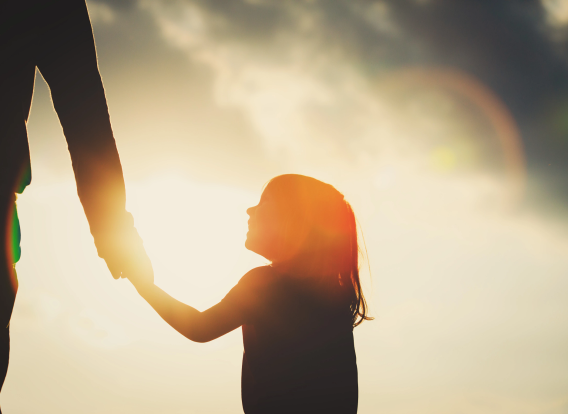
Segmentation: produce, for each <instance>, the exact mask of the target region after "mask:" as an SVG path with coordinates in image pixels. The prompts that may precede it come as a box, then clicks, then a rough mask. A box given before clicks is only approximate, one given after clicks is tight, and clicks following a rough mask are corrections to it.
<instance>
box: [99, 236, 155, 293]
mask: <svg viewBox="0 0 568 414" xmlns="http://www.w3.org/2000/svg"><path fill="white" fill-rule="evenodd" d="M104 259H105V261H106V264H107V266H108V269H109V270H110V272H111V274H112V276H113V277H114V278H115V279H119V278H128V279H129V280H130V281H131V282H132V284H134V285H135V286H137V285H141V284H153V283H154V270H153V268H152V262H151V261H150V258H149V257H148V255H147V254H146V250H145V249H144V246H143V245H142V240H141V239H140V238H139V237H137V238H136V239H134V240H123V241H122V242H120V244H118V245H115V249H114V252H113V253H111V254H108V255H107V256H106V257H104Z"/></svg>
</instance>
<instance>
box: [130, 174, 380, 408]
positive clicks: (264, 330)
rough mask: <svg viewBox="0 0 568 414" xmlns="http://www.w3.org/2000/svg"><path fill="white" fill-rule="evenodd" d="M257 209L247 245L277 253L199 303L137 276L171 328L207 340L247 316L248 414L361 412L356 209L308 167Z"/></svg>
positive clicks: (362, 313) (362, 312) (280, 182)
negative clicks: (206, 305) (220, 295)
mask: <svg viewBox="0 0 568 414" xmlns="http://www.w3.org/2000/svg"><path fill="white" fill-rule="evenodd" d="M247 213H248V215H249V216H250V219H249V221H248V226H249V231H248V233H247V239H246V242H245V246H246V248H247V249H249V250H251V251H253V252H255V253H258V254H260V255H261V256H263V257H265V258H266V259H267V260H269V261H270V262H271V264H270V265H268V266H263V267H258V268H256V269H253V270H251V271H250V272H248V273H247V274H246V275H244V276H243V277H242V278H241V280H240V281H239V283H238V284H237V285H236V286H235V287H234V288H233V289H231V290H230V291H229V293H228V294H227V295H226V296H225V298H224V299H223V300H222V301H221V302H219V303H218V304H217V305H215V306H213V307H212V308H210V309H208V310H206V311H203V312H200V311H198V310H197V309H194V308H192V307H190V306H188V305H185V304H183V303H181V302H179V301H177V300H176V299H174V298H172V297H171V296H169V295H168V294H167V293H165V292H164V291H162V290H161V289H160V288H159V287H157V286H155V285H154V284H153V283H151V282H144V281H143V280H137V279H136V278H135V277H131V282H132V283H133V284H134V286H135V287H136V289H137V290H138V292H139V293H140V295H141V296H142V297H143V298H144V299H146V301H147V302H148V303H149V304H150V305H151V306H152V307H153V308H154V309H155V310H156V312H158V313H159V314H160V316H161V317H162V318H163V319H164V320H165V321H166V322H167V323H168V324H170V325H171V326H172V327H173V328H174V329H176V330H177V331H178V332H180V333H181V334H182V335H184V336H185V337H186V338H188V339H190V340H192V341H195V342H208V341H212V340H213V339H216V338H219V337H220V336H222V335H225V334H226V333H228V332H231V331H232V330H234V329H236V328H238V327H240V326H242V328H243V343H244V355H243V368H242V403H243V409H244V412H245V413H246V414H257V413H258V414H273V413H282V414H284V413H286V414H296V413H310V414H314V413H326V414H329V413H338V414H339V413H341V414H348V413H356V412H357V401H358V386H357V364H356V360H355V347H354V343H353V327H355V326H357V325H359V324H360V323H361V322H362V321H363V320H368V319H371V318H370V317H368V316H367V305H366V302H365V298H364V296H363V292H362V290H361V284H360V282H359V268H358V253H359V251H358V246H357V230H356V223H355V216H354V214H353V210H352V209H351V206H350V205H349V203H348V202H347V201H346V200H345V199H344V197H343V195H342V194H341V193H340V192H339V191H337V190H336V189H335V188H334V187H332V186H331V185H329V184H325V183H323V182H321V181H318V180H316V179H314V178H310V177H306V176H303V175H295V174H288V175H281V176H279V177H276V178H273V179H272V180H271V181H270V182H269V183H268V185H267V186H266V189H265V190H264V192H263V193H262V196H261V198H260V202H259V203H258V205H257V206H255V207H251V208H249V209H248V210H247Z"/></svg>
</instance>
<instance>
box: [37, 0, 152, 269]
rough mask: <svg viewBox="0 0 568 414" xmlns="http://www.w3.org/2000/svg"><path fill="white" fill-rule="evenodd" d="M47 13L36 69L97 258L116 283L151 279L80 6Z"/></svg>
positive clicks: (69, 4)
mask: <svg viewBox="0 0 568 414" xmlns="http://www.w3.org/2000/svg"><path fill="white" fill-rule="evenodd" d="M52 4H53V7H52V8H51V9H50V10H49V13H47V14H46V16H45V19H46V21H47V22H48V24H47V26H46V27H47V28H46V30H45V36H44V37H43V38H42V43H41V44H40V45H39V52H38V55H39V58H38V62H37V66H38V68H39V70H40V71H41V73H42V75H43V77H44V78H45V80H46V81H47V83H48V84H49V87H50V90H51V96H52V99H53V105H54V107H55V110H56V112H57V115H58V116H59V120H60V122H61V125H62V127H63V132H64V134H65V138H66V139H67V143H68V147H69V152H70V154H71V160H72V163H73V171H74V173H75V179H76V182H77V193H78V195H79V199H80V200H81V203H82V205H83V209H84V211H85V215H86V216H87V220H88V221H89V226H90V229H91V234H92V235H93V238H94V240H95V245H96V247H97V251H98V254H99V256H100V257H102V258H103V259H105V261H106V263H107V265H108V267H109V270H110V271H111V273H112V275H113V276H114V277H115V278H118V277H120V276H122V277H124V276H126V275H127V274H136V275H138V277H144V278H147V279H149V280H153V271H152V266H151V263H150V260H149V259H148V257H147V255H146V252H145V250H144V247H143V245H142V240H141V239H140V237H139V236H138V233H137V231H136V229H135V228H134V220H133V218H132V215H131V214H130V213H128V212H127V211H126V209H125V203H126V193H125V186H124V179H123V174H122V167H121V165H120V158H119V156H118V151H117V148H116V143H115V140H114V136H113V132H112V128H111V124H110V117H109V113H108V108H107V103H106V97H105V93H104V88H103V84H102V81H101V77H100V74H99V70H98V65H97V56H96V50H95V44H94V39H93V33H92V29H91V24H90V20H89V15H88V13H87V8H86V5H85V3H84V2H83V1H77V0H57V1H54V2H53V3H52Z"/></svg>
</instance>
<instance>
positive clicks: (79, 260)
mask: <svg viewBox="0 0 568 414" xmlns="http://www.w3.org/2000/svg"><path fill="white" fill-rule="evenodd" d="M87 5H88V8H89V13H90V15H91V20H92V23H93V30H94V35H95V41H96V45H97V53H98V58H99V68H100V72H101V76H102V79H103V83H104V86H105V91H106V96H107V100H108V105H109V111H110V114H111V121H112V125H113V130H114V133H115V138H116V141H117V146H118V149H119V152H120V156H121V161H122V165H123V170H124V175H125V180H126V187H127V208H128V210H129V211H131V212H132V213H133V215H134V217H135V223H136V227H137V228H138V230H139V232H140V234H141V236H142V238H143V239H144V244H145V247H146V249H147V251H148V254H149V256H150V258H151V259H152V262H153V266H154V269H155V274H156V284H157V285H159V286H160V287H162V288H163V289H165V290H166V291H167V292H169V293H170V294H172V295H173V296H174V297H176V298H178V299H180V300H182V301H184V302H186V303H188V304H190V305H191V306H194V307H196V308H198V309H200V310H204V309H207V308H208V307H210V306H212V305H214V304H215V303H217V302H218V301H219V300H220V299H222V298H223V296H224V295H225V294H226V293H227V292H228V291H229V289H230V288H231V287H232V286H234V285H235V284H236V283H237V282H238V280H239V278H240V277H241V276H242V275H243V274H244V273H246V272H247V271H248V270H249V269H251V268H253V267H255V266H259V265H263V264H266V261H265V260H264V259H262V258H261V257H259V256H256V255H255V254H253V253H251V252H249V251H247V250H246V249H245V248H244V238H245V234H246V229H247V225H246V221H247V218H248V217H247V215H246V208H247V207H250V206H252V205H255V204H256V203H257V202H258V199H259V197H260V194H261V191H262V188H263V185H264V184H265V183H266V182H267V181H268V180H269V179H270V178H272V177H274V176H276V175H279V174H283V173H291V172H293V173H300V174H306V175H310V176H313V177H316V178H318V179H321V180H323V181H326V182H328V183H330V184H332V185H334V186H336V188H338V189H339V190H340V191H342V192H343V193H344V194H345V196H346V199H347V200H349V201H350V202H351V204H352V205H353V207H354V210H355V213H356V214H357V217H358V221H359V224H360V229H361V232H362V235H363V236H364V240H365V246H366V250H367V254H366V257H365V260H364V262H363V266H362V278H363V284H364V289H365V292H366V295H367V297H368V299H369V302H370V307H371V314H372V315H373V316H374V317H375V320H374V321H370V322H365V323H363V324H362V325H361V326H360V327H358V328H356V329H355V331H354V335H355V344H356V352H357V362H358V369H359V389H360V398H359V412H360V413H362V414H366V413H369V414H371V413H386V414H403V413H404V414H405V413H416V412H420V413H424V414H434V413H435V414H444V413H448V414H450V413H452V414H454V413H466V414H469V413H484V414H486V413H489V414H493V413H495V414H509V413H510V414H565V413H566V412H567V411H568V353H566V349H567V348H568V330H567V329H566V327H567V326H568V302H567V301H566V297H567V294H568V277H567V276H568V254H567V252H568V225H567V223H568V220H567V219H568V185H567V180H568V163H567V162H566V159H568V121H567V120H568V2H567V1H562V0H541V1H531V0H514V1H513V0H509V1H504V0H498V1H497V0H491V1H489V0H476V1H461V0H460V1H457V0H452V1H450V0H392V1H362V0H328V1H324V0H296V1H287V0H248V1H245V0H233V1H228V0H227V1H226V0H208V1H205V0H113V1H111V0H107V1H102V0H97V1H95V0H89V1H87ZM28 131H29V139H30V147H31V157H32V175H33V179H32V185H31V186H30V187H29V188H27V189H26V191H25V192H24V193H23V194H22V195H21V196H19V198H18V211H19V214H20V219H21V225H22V233H23V234H22V237H23V240H22V250H23V256H22V259H21V261H20V262H19V264H18V266H17V271H18V277H19V281H20V290H19V292H18V298H17V301H16V306H15V310H14V315H13V319H12V324H11V333H12V356H11V362H10V364H11V365H10V368H9V372H8V377H7V380H6V383H5V385H4V388H3V390H2V394H1V396H0V404H1V405H2V407H3V409H4V410H5V412H11V413H16V414H17V413H29V412H38V411H41V412H44V413H52V412H53V413H55V412H57V413H66V412H69V413H71V412H72V413H76V412H84V413H88V414H91V413H92V414H96V413H103V412H104V413H135V412H136V413H154V412H160V413H165V414H170V413H171V414H174V413H182V412H184V413H196V414H197V413H208V414H209V413H239V412H242V408H241V404H240V367H241V358H242V350H243V348H242V338H241V333H240V330H237V331H234V332H232V333H230V334H228V335H226V336H224V337H222V338H220V339H217V340H215V341H213V342H211V343H208V344H197V343H192V342H190V341H188V340H187V339H185V338H183V337H182V336H181V335H179V334H178V333H177V332H175V331H174V330H173V329H172V328H170V327H169V326H168V325H167V324H166V323H165V322H163V321H162V320H161V319H160V318H159V317H158V316H157V315H156V314H155V313H154V312H153V311H152V310H151V308H150V307H149V306H148V305H147V304H146V303H145V302H144V301H143V300H142V299H141V298H140V297H139V296H138V295H137V293H136V291H135V290H134V289H133V288H132V287H131V286H130V285H129V282H127V281H125V280H122V281H115V280H113V279H112V277H111V275H110V273H109V272H108V270H107V269H106V267H105V264H104V262H103V261H102V260H101V259H99V258H98V257H97V255H96V250H95V248H94V245H93V242H92V237H91V235H90V233H89V230H88V224H87V221H86V219H85V217H84V214H83V211H82V208H81V205H80V203H79V200H78V197H77V195H76V187H75V184H74V181H73V172H72V168H71V162H70V159H69V155H68V152H67V149H66V143H65V139H64V137H63V134H62V130H61V127H60V125H59V122H58V120H57V116H56V114H55V113H54V111H53V107H52V105H51V101H50V96H49V89H48V87H47V85H46V84H45V82H44V81H43V79H42V78H41V74H39V72H38V74H37V75H36V87H35V93H34V98H33V105H32V111H31V116H30V120H29V123H28Z"/></svg>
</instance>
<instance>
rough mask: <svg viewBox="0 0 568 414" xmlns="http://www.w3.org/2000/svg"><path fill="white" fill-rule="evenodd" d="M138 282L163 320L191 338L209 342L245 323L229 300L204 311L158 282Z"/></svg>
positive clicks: (141, 292)
mask: <svg viewBox="0 0 568 414" xmlns="http://www.w3.org/2000/svg"><path fill="white" fill-rule="evenodd" d="M134 286H135V287H136V290H137V291H138V293H139V294H140V296H142V297H143V298H144V299H145V300H146V302H148V303H149V304H150V306H152V307H153V308H154V310H155V311H156V312H158V314H159V315H160V316H161V317H162V319H163V320H165V321H166V322H167V323H168V324H169V325H170V326H171V327H172V328H174V329H175V330H176V331H178V332H179V333H180V334H182V335H183V336H185V337H186V338H187V339H189V340H191V341H194V342H209V341H212V340H213V339H217V338H219V337H220V336H223V335H225V334H226V333H229V332H231V331H232V330H234V329H237V328H238V327H239V326H241V325H242V324H243V321H242V320H241V319H242V317H241V316H240V312H235V311H234V309H230V308H231V306H230V304H228V303H226V302H223V301H222V302H219V303H218V304H216V305H215V306H213V307H211V308H209V309H207V310H206V311H203V312H200V311H198V310H197V309H195V308H192V307H191V306H189V305H186V304H185V303H182V302H180V301H179V300H177V299H174V298H173V297H171V296H170V295H168V294H167V293H166V292H164V291H163V290H162V289H160V288H159V287H158V286H156V285H154V284H139V283H136V284H135V285H134Z"/></svg>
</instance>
